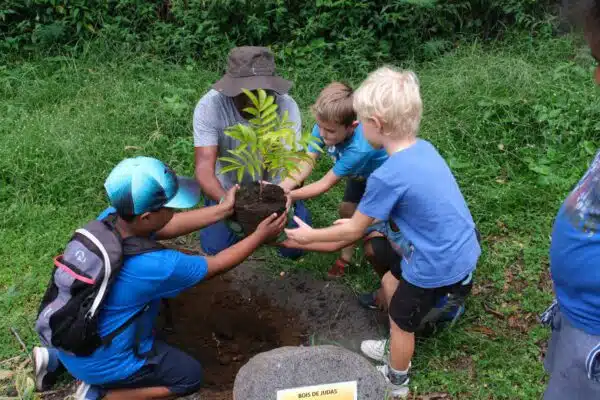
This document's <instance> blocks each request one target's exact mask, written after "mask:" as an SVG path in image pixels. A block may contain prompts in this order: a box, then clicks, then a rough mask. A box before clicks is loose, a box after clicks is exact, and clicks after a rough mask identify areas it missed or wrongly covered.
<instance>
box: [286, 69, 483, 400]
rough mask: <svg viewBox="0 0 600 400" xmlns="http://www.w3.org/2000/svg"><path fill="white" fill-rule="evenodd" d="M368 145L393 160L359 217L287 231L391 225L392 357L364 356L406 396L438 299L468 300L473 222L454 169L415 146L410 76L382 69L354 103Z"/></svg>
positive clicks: (377, 350)
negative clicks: (395, 259)
mask: <svg viewBox="0 0 600 400" xmlns="http://www.w3.org/2000/svg"><path fill="white" fill-rule="evenodd" d="M354 108H355V110H356V112H357V113H358V117H359V120H360V122H361V124H362V125H363V129H364V134H365V137H366V139H367V140H368V141H369V142H370V143H371V144H372V145H373V147H375V148H384V149H385V150H386V152H387V153H388V154H389V156H390V157H389V159H388V160H387V161H386V162H385V163H384V164H383V165H382V166H381V167H379V168H378V169H377V170H376V171H375V172H374V173H372V174H371V176H370V177H369V179H368V181H367V188H366V192H365V195H364V196H363V198H362V200H361V202H360V204H359V206H358V209H357V211H356V212H355V213H354V215H353V216H352V218H351V219H348V220H345V221H338V223H337V224H336V225H334V226H331V227H329V228H324V229H312V228H311V227H310V226H308V225H306V224H303V223H301V221H300V222H298V224H299V226H300V227H299V228H297V229H289V230H286V232H287V235H288V237H289V238H290V240H292V241H295V242H299V243H305V244H306V243H311V242H335V241H351V242H353V241H356V240H357V239H358V238H360V237H362V236H363V235H364V233H365V230H366V229H367V228H368V227H369V226H370V225H372V224H373V222H374V221H375V220H381V221H388V226H387V227H386V229H385V230H386V231H387V232H386V233H387V235H386V236H387V238H388V240H390V244H391V245H392V247H394V249H395V250H396V251H398V253H399V254H401V257H402V259H401V261H400V263H399V264H398V265H393V266H392V268H391V270H390V272H388V273H386V274H385V276H384V277H383V279H382V287H383V292H384V297H385V301H386V302H387V304H388V313H389V318H390V341H389V354H386V347H387V346H386V342H385V341H384V340H371V341H365V342H363V344H362V346H361V349H362V351H363V352H364V353H365V354H366V355H367V356H369V357H371V358H373V359H376V360H378V361H381V362H383V363H384V365H382V366H380V367H378V369H379V370H380V371H381V372H382V373H383V374H384V375H385V376H386V378H387V379H388V380H389V382H390V385H391V391H392V395H394V396H400V397H403V396H407V395H408V382H409V377H408V373H409V368H410V361H411V359H412V356H413V352H414V346H415V336H414V333H415V331H416V330H417V329H418V328H419V326H420V325H421V324H422V322H423V321H424V319H426V318H429V315H428V314H429V313H430V312H431V311H432V310H433V309H435V307H436V305H437V304H436V303H437V302H438V301H439V299H440V298H443V297H444V296H447V295H450V296H451V297H453V298H458V299H464V298H465V297H466V295H467V294H468V293H469V292H470V289H471V286H472V274H473V271H474V270H475V267H476V264H477V260H478V258H479V255H480V253H481V249H480V247H479V241H478V238H477V233H476V230H475V224H474V223H473V218H472V217H471V214H470V212H469V209H468V207H467V205H466V203H465V200H464V198H463V196H462V194H461V192H460V189H459V187H458V184H457V183H456V180H455V179H454V176H453V175H452V172H451V171H450V168H449V167H448V165H447V164H446V162H445V161H444V159H443V158H442V157H441V156H440V154H439V153H438V152H437V151H436V149H435V148H434V147H433V145H432V144H431V143H429V142H427V141H425V140H423V139H419V138H417V134H418V131H419V125H420V122H421V114H422V102H421V96H420V90H419V82H418V79H417V77H416V75H415V74H414V73H413V72H410V71H398V70H395V69H393V68H389V67H384V68H380V69H378V70H377V71H375V72H373V73H371V74H370V75H369V77H368V78H367V79H366V81H365V82H363V84H362V85H361V87H360V88H359V89H358V90H357V91H356V93H355V95H354Z"/></svg>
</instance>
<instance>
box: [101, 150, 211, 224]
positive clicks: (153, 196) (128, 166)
mask: <svg viewBox="0 0 600 400" xmlns="http://www.w3.org/2000/svg"><path fill="white" fill-rule="evenodd" d="M104 188H105V189H106V193H107V194H108V198H109V200H110V204H111V205H112V206H113V207H114V208H115V209H116V210H117V213H118V214H119V215H141V214H143V213H145V212H151V211H157V210H159V209H161V208H163V207H168V208H191V207H194V206H195V205H196V204H198V201H199V200H200V188H199V186H198V184H197V183H196V181H195V180H193V179H190V178H184V177H178V176H176V175H175V173H174V172H173V170H172V169H171V168H169V167H168V166H167V165H166V164H165V163H163V162H162V161H160V160H157V159H156V158H151V157H135V158H127V159H125V160H123V161H121V162H120V163H119V164H117V166H116V167H115V168H113V170H112V171H111V173H110V174H109V175H108V178H106V181H105V182H104Z"/></svg>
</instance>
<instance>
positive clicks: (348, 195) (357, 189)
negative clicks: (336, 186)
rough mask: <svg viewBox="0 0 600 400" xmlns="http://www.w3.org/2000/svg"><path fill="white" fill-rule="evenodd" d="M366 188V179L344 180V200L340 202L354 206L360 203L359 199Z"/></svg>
mask: <svg viewBox="0 0 600 400" xmlns="http://www.w3.org/2000/svg"><path fill="white" fill-rule="evenodd" d="M366 188H367V180H366V179H357V178H348V179H347V180H346V190H345V191H344V198H343V199H342V201H344V202H346V203H354V204H358V203H360V199H362V197H363V195H364V194H365V189H366Z"/></svg>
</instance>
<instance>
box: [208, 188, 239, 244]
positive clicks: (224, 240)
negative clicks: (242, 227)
mask: <svg viewBox="0 0 600 400" xmlns="http://www.w3.org/2000/svg"><path fill="white" fill-rule="evenodd" d="M216 204H217V202H216V201H213V200H210V199H205V200H204V206H206V207H210V206H214V205H216ZM199 236H200V247H201V248H202V251H203V252H204V253H205V254H207V255H209V256H214V255H216V254H217V253H219V252H221V251H223V250H225V249H226V248H228V247H230V246H233V245H234V244H235V243H237V241H238V238H237V237H236V236H235V234H234V233H233V232H232V231H231V229H229V227H228V226H227V224H226V223H225V222H224V221H219V222H217V223H214V224H212V225H209V226H207V227H205V228H202V229H201V230H200V234H199Z"/></svg>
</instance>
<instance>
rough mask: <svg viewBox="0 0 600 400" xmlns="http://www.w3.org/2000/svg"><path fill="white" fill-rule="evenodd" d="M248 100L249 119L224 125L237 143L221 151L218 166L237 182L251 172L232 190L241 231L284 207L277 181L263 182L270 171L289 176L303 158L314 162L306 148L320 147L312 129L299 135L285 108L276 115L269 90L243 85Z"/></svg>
mask: <svg viewBox="0 0 600 400" xmlns="http://www.w3.org/2000/svg"><path fill="white" fill-rule="evenodd" d="M243 91H244V93H245V94H246V96H248V98H249V99H250V101H251V103H252V106H250V107H247V108H245V109H244V110H243V111H244V112H246V113H248V114H249V115H251V116H252V118H251V119H250V120H249V121H248V124H247V125H246V124H237V125H234V126H232V127H230V128H228V129H226V130H225V134H226V135H227V136H230V137H232V138H234V139H236V140H237V141H238V142H239V146H238V147H237V148H236V149H234V150H228V152H229V153H230V156H224V157H220V158H219V161H221V163H223V164H224V168H223V169H222V172H224V173H225V172H231V171H234V172H235V174H236V175H237V180H238V182H242V179H243V178H244V175H246V174H247V175H249V176H250V177H251V178H252V180H253V182H252V183H250V184H243V185H242V186H241V188H240V190H239V191H238V192H237V194H236V204H235V215H234V218H235V219H236V220H237V222H238V223H240V225H241V226H242V229H243V231H244V233H245V234H249V233H251V232H253V231H254V229H256V226H257V225H258V224H259V223H260V221H262V220H263V219H264V218H266V217H267V216H269V215H270V214H272V213H274V212H276V213H280V212H284V211H285V205H286V198H285V193H284V192H283V189H281V188H280V187H279V186H276V185H271V184H266V185H265V184H264V182H265V181H268V180H269V179H270V177H273V176H278V177H279V178H280V179H285V178H287V177H293V176H294V174H295V173H297V172H298V171H300V168H301V165H302V164H303V163H312V162H314V161H313V159H312V158H311V157H310V156H309V155H308V148H309V147H310V146H311V145H312V147H313V148H315V149H318V151H322V150H321V148H320V146H319V139H316V138H314V137H313V136H312V135H311V134H310V132H304V133H302V134H300V135H298V134H297V132H296V131H295V129H294V126H293V123H292V122H291V121H290V120H289V115H288V112H287V110H286V111H284V112H283V113H282V115H281V116H280V115H279V114H278V112H277V109H278V106H277V104H276V103H275V98H274V97H273V96H270V95H267V93H266V92H265V91H264V90H262V89H258V91H257V95H256V94H254V93H253V92H251V91H249V90H246V89H243Z"/></svg>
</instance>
